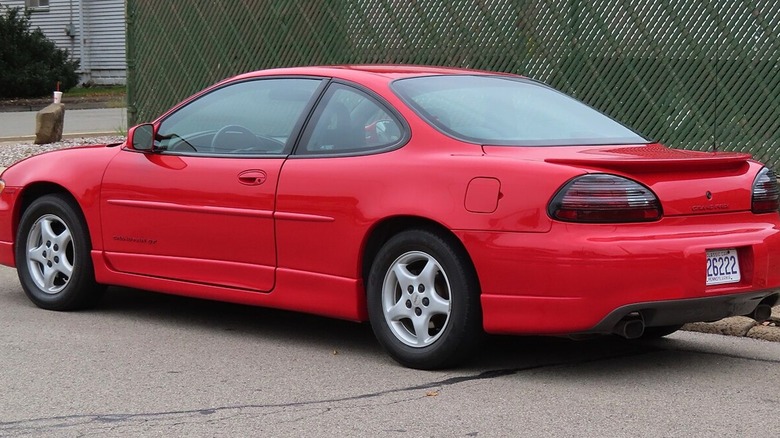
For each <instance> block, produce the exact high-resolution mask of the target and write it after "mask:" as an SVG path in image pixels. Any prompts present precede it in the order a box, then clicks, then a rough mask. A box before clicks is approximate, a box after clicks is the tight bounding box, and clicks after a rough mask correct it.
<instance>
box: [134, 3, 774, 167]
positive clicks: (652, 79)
mask: <svg viewBox="0 0 780 438" xmlns="http://www.w3.org/2000/svg"><path fill="white" fill-rule="evenodd" d="M127 8H128V10H127V20H128V29H127V38H128V42H127V44H128V70H129V71H128V76H129V78H128V103H129V111H128V112H129V118H130V123H136V122H142V121H149V120H152V119H154V118H155V117H156V116H158V115H159V114H160V113H162V112H163V111H164V110H166V109H167V108H169V107H170V106H172V105H173V104H175V103H176V102H178V101H180V100H181V99H183V98H185V97H187V96H189V95H191V94H193V93H195V92H196V91H198V90H200V89H202V88H204V87H205V86H207V85H210V84H212V83H214V82H216V81H218V80H220V79H223V78H225V77H228V76H232V75H234V74H238V73H242V72H245V71H250V70H256V69H262V68H270V67H281V66H294V65H313V64H347V63H403V64H428V65H447V66H460V67H470V68H479V69H487V70H498V71H506V72H513V73H519V74H522V75H525V76H529V77H533V78H536V79H539V80H542V81H544V82H547V83H548V84H550V85H552V86H554V87H556V88H559V89H561V90H563V91H565V92H567V93H569V94H572V95H574V96H576V97H578V98H579V99H581V100H583V101H585V102H587V103H589V104H591V105H593V106H594V107H596V108H598V109H600V110H601V111H604V112H605V113H607V114H610V115H611V116H613V117H615V118H617V119H619V120H621V121H623V122H625V123H627V124H628V125H630V126H632V127H633V128H635V129H636V130H638V131H639V132H642V133H643V134H645V135H648V136H649V137H651V138H653V139H657V140H659V141H661V142H663V143H665V144H667V145H670V146H674V147H681V148H688V149H698V150H712V148H713V147H715V148H717V149H718V150H728V151H745V152H749V153H752V154H753V155H754V156H755V157H756V158H758V159H760V160H762V161H765V162H767V163H769V164H770V165H772V166H773V167H774V168H775V169H777V168H778V165H780V133H779V131H780V110H779V108H780V66H778V62H779V61H780V2H777V1H774V0H761V1H748V0H742V1H741V0H729V1H723V0H715V1H712V0H680V1H676V0H638V1H637V0H631V1H629V0H588V1H583V0H320V1H317V0H309V1H305V0H231V1H222V0H177V1H166V2H161V1H157V0H128V3H127Z"/></svg>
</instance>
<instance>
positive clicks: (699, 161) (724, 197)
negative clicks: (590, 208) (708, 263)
mask: <svg viewBox="0 0 780 438" xmlns="http://www.w3.org/2000/svg"><path fill="white" fill-rule="evenodd" d="M483 150H484V152H485V154H487V155H490V156H506V157H508V158H509V157H511V158H518V159H526V160H534V161H536V160H538V161H544V162H547V163H550V164H554V165H562V166H571V167H577V168H581V169H582V170H583V171H585V172H589V173H593V172H603V173H611V174H616V175H621V176H624V177H627V178H630V179H633V180H635V181H638V182H640V183H642V184H644V185H646V186H647V187H649V188H650V189H651V190H652V191H653V192H654V193H655V194H656V196H658V199H659V201H660V202H661V207H662V209H663V214H664V216H680V215H696V214H708V213H725V212H733V211H745V210H750V207H751V202H752V199H751V195H752V186H753V180H754V178H755V176H756V174H757V172H758V170H759V169H760V168H761V165H760V164H759V163H756V162H754V161H752V160H750V155H749V154H742V153H734V152H698V151H687V150H678V149H670V148H667V147H664V146H662V145H660V144H649V145H625V146H577V147H568V146H565V147H507V146H483Z"/></svg>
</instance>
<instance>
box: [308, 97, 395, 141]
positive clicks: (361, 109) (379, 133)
mask: <svg viewBox="0 0 780 438" xmlns="http://www.w3.org/2000/svg"><path fill="white" fill-rule="evenodd" d="M403 135H404V131H403V127H402V125H401V123H400V122H399V121H398V119H396V117H395V116H393V115H392V114H390V112H389V111H388V109H387V108H386V107H385V106H384V105H382V104H380V103H379V102H378V101H377V100H375V99H374V98H372V97H371V96H369V95H368V94H366V93H364V92H362V91H360V90H358V89H356V88H353V87H349V86H347V85H343V84H332V85H331V86H330V87H328V90H327V91H326V92H325V95H324V97H323V99H322V101H321V102H320V104H319V105H318V107H317V109H316V110H315V111H314V115H313V117H312V122H311V123H310V124H309V126H308V127H307V128H306V130H305V132H304V135H303V139H302V141H301V145H300V146H299V148H298V154H317V155H322V154H360V153H365V152H373V151H377V150H384V149H387V148H390V147H393V146H396V145H398V144H399V143H400V142H401V140H402V138H403Z"/></svg>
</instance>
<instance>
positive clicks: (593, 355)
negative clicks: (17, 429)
mask: <svg viewBox="0 0 780 438" xmlns="http://www.w3.org/2000/svg"><path fill="white" fill-rule="evenodd" d="M89 312H98V313H101V314H105V315H115V316H124V317H128V318H132V319H134V320H136V321H140V322H143V321H149V322H150V323H154V324H161V323H163V324H169V325H174V326H177V327H191V328H192V329H198V330H200V329H204V330H221V331H224V332H232V333H235V335H236V336H250V337H262V338H264V339H266V340H269V341H272V342H277V341H279V342H285V343H287V344H291V345H294V344H297V345H301V346H314V347H317V346H327V347H328V348H331V346H340V347H334V348H344V349H348V350H350V351H352V352H353V353H354V354H359V355H364V356H367V357H371V358H372V359H376V360H380V361H381V360H384V361H387V363H390V364H392V363H393V362H392V360H391V359H390V358H389V357H388V356H386V355H385V353H384V352H383V351H382V348H381V347H380V346H379V344H378V343H377V341H376V339H375V338H374V335H373V332H372V331H371V327H370V325H369V324H367V323H356V322H352V321H343V320H338V319H332V318H325V317H320V316H315V315H308V314H303V313H297V312H291V311H285V310H277V309H269V308H262V307H253V306H245V305H239V304H231V303H223V302H216V301H208V300H201V299H195V298H186V297H180V296H175V295H167V294H160V293H154V292H147V291H143V290H137V289H130V288H120V287H112V288H109V290H108V291H107V293H106V295H105V297H104V298H103V300H102V301H101V303H100V305H99V306H98V307H97V308H96V309H93V310H91V311H89ZM663 342H671V341H663V340H662V341H655V342H638V341H626V340H624V339H620V338H617V337H613V336H603V337H597V338H594V339H588V340H572V339H568V338H562V337H548V336H536V337H527V336H485V339H484V341H483V342H482V346H481V348H480V350H479V353H478V354H476V355H475V357H474V358H472V359H471V360H468V361H467V362H466V363H465V364H464V365H462V366H460V367H459V368H458V369H459V370H461V371H466V370H469V371H471V372H474V373H480V372H485V371H489V370H492V371H493V372H495V371H497V370H504V371H506V372H507V373H511V372H518V371H521V370H527V369H535V368H541V367H554V366H571V365H577V364H588V363H591V362H597V361H606V362H610V361H612V362H614V361H615V360H619V359H621V358H624V357H632V356H639V355H645V354H650V353H653V352H657V351H659V350H662V348H659V343H661V344H662V343H663Z"/></svg>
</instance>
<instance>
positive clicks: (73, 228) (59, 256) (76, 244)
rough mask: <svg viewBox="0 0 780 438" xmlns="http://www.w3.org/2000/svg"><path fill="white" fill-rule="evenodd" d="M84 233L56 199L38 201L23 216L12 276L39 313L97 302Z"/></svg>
mask: <svg viewBox="0 0 780 438" xmlns="http://www.w3.org/2000/svg"><path fill="white" fill-rule="evenodd" d="M90 250H91V247H90V244H89V239H88V236H87V229H86V226H85V225H84V221H83V219H82V218H81V214H80V212H79V211H78V210H77V208H76V207H74V206H73V205H72V203H71V202H70V201H69V200H68V199H66V198H64V197H63V196H60V195H46V196H43V197H41V198H38V199H36V200H35V201H34V202H33V203H32V204H31V205H30V206H29V208H28V209H27V210H26V211H25V212H24V214H23V215H22V220H21V223H20V226H19V232H18V234H17V239H16V270H17V273H18V275H19V281H20V282H21V284H22V288H23V289H24V292H25V294H27V297H28V298H30V300H31V301H32V302H33V303H35V305H37V306H38V307H42V308H44V309H49V310H73V309H79V308H84V307H89V306H91V305H93V304H95V303H96V302H97V300H98V299H99V298H100V296H101V292H102V290H103V288H102V287H101V286H99V285H98V284H97V283H96V282H95V277H94V275H95V274H94V271H93V268H92V259H91V258H90Z"/></svg>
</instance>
